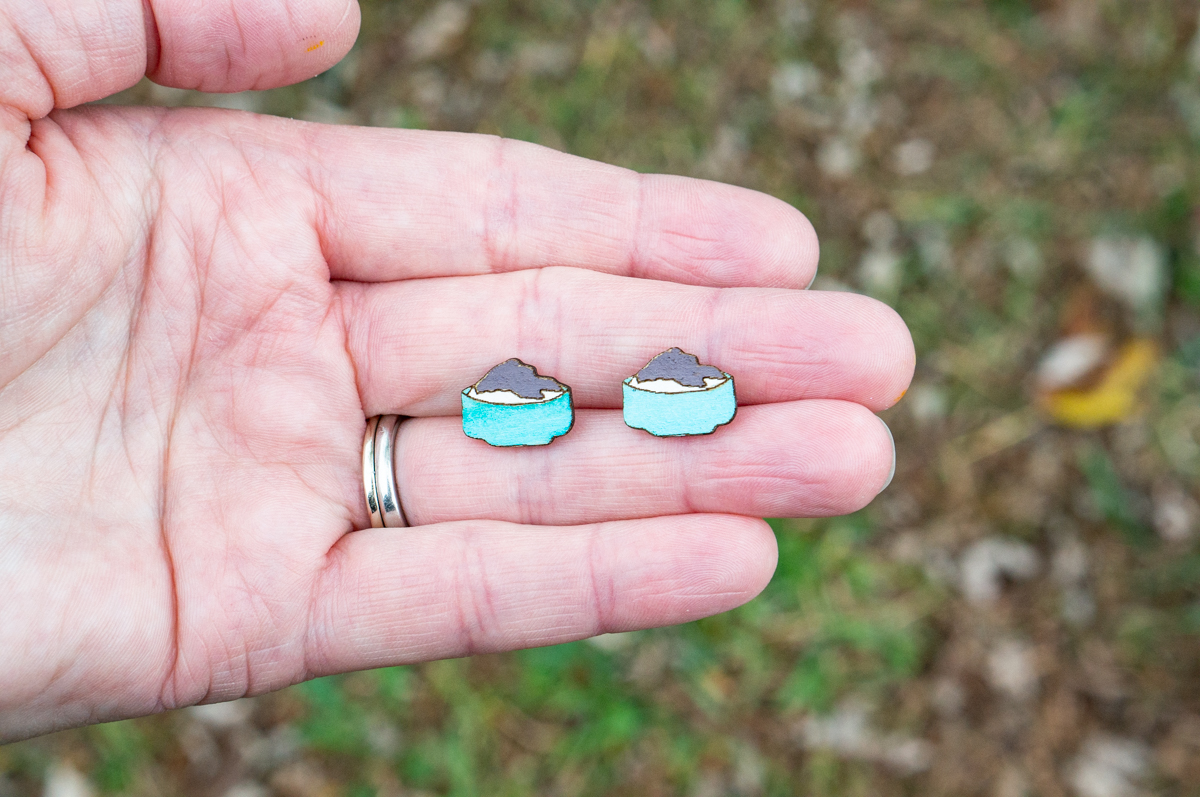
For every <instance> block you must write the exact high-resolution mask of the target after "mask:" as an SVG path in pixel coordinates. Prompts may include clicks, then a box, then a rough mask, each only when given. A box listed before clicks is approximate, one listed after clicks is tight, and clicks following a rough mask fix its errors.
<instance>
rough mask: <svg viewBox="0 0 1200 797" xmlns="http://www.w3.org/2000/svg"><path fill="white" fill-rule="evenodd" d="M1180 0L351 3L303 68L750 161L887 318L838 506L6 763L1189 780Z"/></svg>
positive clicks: (456, 776)
mask: <svg viewBox="0 0 1200 797" xmlns="http://www.w3.org/2000/svg"><path fill="white" fill-rule="evenodd" d="M1198 19H1200V7H1198V6H1197V4H1196V3H1194V2H1182V1H1179V2H1170V1H1169V0H1161V1H1160V0H1125V1H1123V2H1120V1H1118V0H1061V1H1057V2H1056V1H1054V0H988V1H987V2H985V1H984V0H972V1H968V0H961V1H952V0H925V1H921V0H893V1H887V0H875V1H871V0H855V1H851V0H845V1H844V2H834V1H833V0H778V2H771V1H769V0H760V1H758V2H751V1H750V0H713V1H712V2H703V3H700V2H684V0H662V1H661V2H642V3H639V2H611V1H610V0H590V1H589V2H570V3H568V2H553V1H552V0H524V1H523V2H521V1H518V0H511V1H509V2H504V1H503V0H497V1H496V2H491V1H490V0H479V2H467V1H466V0H440V1H439V2H412V3H399V2H385V1H384V0H364V25H363V33H362V36H361V37H360V40H359V43H358V45H357V46H356V48H355V50H354V51H353V53H352V54H351V56H350V57H349V58H347V59H346V60H345V61H344V62H343V63H342V64H341V65H339V66H338V67H336V68H335V69H333V70H332V71H330V72H328V73H326V74H324V75H321V76H319V77H317V78H315V79H313V80H311V81H309V82H307V83H305V84H303V85H300V86H297V87H292V88H288V89H280V90H276V91H271V92H264V93H254V94H251V93H248V94H240V95H230V96H223V97H217V96H204V95H200V94H197V93H194V92H183V91H176V90H169V89H164V88H161V87H157V86H153V85H151V84H149V83H143V84H140V85H138V86H137V87H135V88H133V89H131V90H129V91H127V92H125V93H124V94H123V95H121V96H119V97H117V98H115V101H117V102H123V103H146V104H165V105H220V106H224V107H229V108H235V109H240V110H249V111H257V112H263V113H275V114H281V115H287V116H294V117H299V118H304V119H308V120H311V121H317V122H336V123H349V124H363V125H374V126H391V127H424V128H433V129H447V130H463V131H478V132H485V133H495V134H502V135H506V136H511V137H515V138H520V139H525V140H529V141H535V142H538V143H541V144H544V145H546V146H549V147H553V148H556V149H560V150H564V151H568V152H572V153H575V154H579V155H583V156H587V157H591V158H597V159H601V160H605V161H609V162H613V163H618V164H621V165H624V166H628V167H630V168H633V169H636V170H639V171H662V172H672V173H679V174H688V175H695V176H702V177H708V178H712V179H717V180H722V181H726V182H733V183H737V184H740V185H745V186H749V187H752V188H756V189H759V190H762V191H766V192H769V193H771V194H774V195H775V196H778V197H781V198H782V199H784V200H786V201H788V202H791V203H792V204H794V205H795V206H797V207H799V208H800V209H802V210H803V211H805V212H806V213H808V214H809V216H810V218H811V219H812V221H813V223H814V225H815V226H816V228H817V230H818V232H819V234H820V236H821V241H822V259H821V267H820V276H819V278H818V281H817V282H816V284H815V285H814V289H820V290H853V291H859V292H863V293H868V294H871V295H874V296H876V297H877V298H880V299H882V300H884V301H886V302H888V303H889V304H891V305H892V306H893V307H895V308H896V309H897V310H898V311H899V312H900V313H901V315H902V316H903V317H904V318H905V320H906V321H907V323H908V324H909V326H910V328H911V329H912V332H913V337H914V340H915V342H916V346H917V352H918V366H917V373H916V378H915V381H914V384H913V387H912V389H911V390H910V391H909V393H908V395H907V396H906V398H905V399H904V400H903V401H901V402H900V404H899V405H898V406H897V407H896V408H894V409H892V410H890V411H888V412H887V413H885V416H884V417H885V420H886V421H887V422H888V423H889V424H890V425H891V428H892V429H893V431H894V434H895V438H896V443H897V447H898V451H899V462H898V470H897V473H896V477H895V480H894V482H893V483H892V485H891V486H890V487H889V489H888V490H887V491H886V492H885V493H883V494H882V495H881V496H880V497H879V498H878V499H877V500H876V501H875V502H874V503H873V504H872V505H871V506H870V507H868V508H867V509H866V510H864V511H862V512H860V513H857V514H855V515H853V516H849V517H846V518H837V519H831V520H819V521H818V520H779V521H774V525H775V527H776V530H777V532H778V535H779V541H780V553H781V555H780V566H779V571H778V573H777V574H776V577H775V579H774V580H773V582H772V584H771V586H770V587H769V588H768V590H767V591H766V592H765V593H764V595H763V596H762V597H760V598H759V599H757V600H756V601H754V602H752V603H751V604H749V605H748V606H746V607H744V608H742V609H740V610H737V611H735V612H731V613H729V614H727V615H723V616H720V617H716V618H712V619H709V620H705V621H701V622H699V623H694V624H692V625H688V626H682V627H677V628H671V629H664V630H661V631H653V632H640V633H636V634H623V635H611V636H607V637H602V638H599V639H597V640H593V641H589V642H582V643H576V644H572V645H564V646H559V647H555V648H547V649H543V650H536V651H526V652H522V653H516V654H510V655H496V656H482V657H478V658H474V659H469V660H459V661H449V662H437V663H433V664H429V665H424V666H416V667H409V668H402V669H394V670H381V671H376V672H370V673H361V674H356V675H351V676H345V677H340V678H330V679H323V680H320V681H316V682H312V683H309V684H305V685H301V686H298V687H294V688H292V689H290V690H286V691H284V692H281V693H277V694H274V695H269V696H264V697H260V698H255V699H252V700H243V701H238V702H236V703H232V704H226V705H221V706H209V707H202V708H195V709H187V710H182V711H179V712H174V713H172V714H168V715H164V716H160V717H153V718H148V719H145V720H138V721H132V722H122V723H113V724H110V725H105V726H100V727H95V728H89V729H82V730H78V731H71V732H65V733H60V734H56V735H54V736H50V737H46V738H42V739H36V740H32V741H29V742H25V743H21V744H17V745H10V746H8V747H5V748H0V797H9V795H34V794H45V795H49V797H78V796H82V795H89V794H95V793H114V794H129V795H157V794H187V795H212V796H213V797H217V796H218V795H228V797H256V796H257V795H268V794H274V795H280V797H318V796H319V795H335V794H346V795H355V796H356V797H357V796H358V795H381V796H382V795H434V794H437V795H442V794H453V795H475V794H487V795H523V794H547V795H593V794H595V795H598V794H623V795H625V794H628V795H633V794H636V795H675V794H680V795H691V796H692V797H717V796H718V795H747V796H751V797H753V796H755V795H789V794H805V795H809V794H811V795H839V796H840V795H908V794H913V795H930V796H931V797H932V796H933V795H988V796H989V797H1021V796H1022V795H1030V796H1032V795H1039V796H1040V797H1057V796H1058V795H1064V796H1065V795H1071V796H1072V797H1133V796H1134V795H1149V794H1160V795H1190V794H1200V543H1198V534H1200V503H1198V501H1200V479H1198V477H1200V209H1198V201H1200V157H1198V156H1197V151H1198V147H1200V34H1198V32H1197V23H1198Z"/></svg>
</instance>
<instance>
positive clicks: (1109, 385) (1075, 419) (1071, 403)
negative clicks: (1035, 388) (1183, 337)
mask: <svg viewBox="0 0 1200 797" xmlns="http://www.w3.org/2000/svg"><path fill="white" fill-rule="evenodd" d="M1157 364H1158V346H1157V345H1155V343H1154V341H1151V340H1133V341H1130V342H1129V343H1126V344H1125V345H1124V346H1122V347H1121V350H1120V351H1118V352H1117V356H1116V357H1115V358H1114V359H1113V362H1112V364H1111V365H1110V366H1109V367H1108V369H1107V370H1106V371H1105V372H1104V375H1103V377H1102V378H1101V379H1100V381H1099V382H1098V383H1097V384H1095V385H1094V386H1092V387H1090V388H1086V389H1083V390H1058V391H1055V392H1052V393H1047V394H1045V395H1044V396H1043V397H1042V400H1041V404H1042V408H1043V409H1044V410H1045V411H1046V412H1047V413H1048V414H1049V415H1050V417H1051V418H1053V419H1054V420H1055V421H1056V422H1058V423H1060V424H1062V425H1063V426H1070V427H1073V428H1076V429H1095V428H1098V427H1101V426H1108V425H1110V424H1114V423H1119V422H1120V421H1123V420H1125V419H1126V418H1128V417H1129V416H1130V415H1132V414H1133V412H1134V411H1135V410H1136V409H1137V407H1138V394H1139V393H1140V392H1141V390H1142V387H1143V386H1144V385H1145V384H1146V381H1147V380H1148V379H1149V378H1150V376H1151V375H1152V374H1153V373H1154V368H1155V366H1156V365H1157Z"/></svg>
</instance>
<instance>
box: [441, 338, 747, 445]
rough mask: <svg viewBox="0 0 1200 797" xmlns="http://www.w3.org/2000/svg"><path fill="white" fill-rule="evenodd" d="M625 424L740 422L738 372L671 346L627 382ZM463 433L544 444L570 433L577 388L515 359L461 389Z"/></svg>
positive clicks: (676, 427)
mask: <svg viewBox="0 0 1200 797" xmlns="http://www.w3.org/2000/svg"><path fill="white" fill-rule="evenodd" d="M621 390H622V393H623V398H624V401H623V408H624V415H625V424H626V425H627V426H630V427H632V428H634V429H642V430H644V431H647V432H649V433H650V434H652V435H654V436H655V437H683V436H686V435H704V434H712V433H713V432H714V431H716V429H717V427H718V426H724V425H725V424H727V423H729V422H730V421H732V420H733V416H734V414H736V413H737V398H736V397H735V396H734V392H733V377H732V376H730V375H729V374H727V373H725V372H724V371H722V370H721V369H720V368H716V367H714V366H711V365H701V364H700V361H699V359H697V357H696V356H695V355H692V354H688V353H687V352H685V351H683V350H682V349H679V348H671V349H667V350H666V351H664V352H663V353H662V354H659V355H658V356H656V357H654V358H653V359H652V360H650V362H648V363H646V365H645V366H644V367H643V368H642V369H641V370H640V371H638V372H637V373H636V374H634V375H633V376H631V377H629V378H628V379H626V380H625V381H624V382H623V383H622V385H621ZM462 407H463V416H462V417H463V432H465V433H466V435H467V437H473V438H475V439H477V440H483V441H484V442H486V443H489V444H491V445H493V446H544V445H547V444H548V443H550V442H551V441H553V440H554V439H555V438H556V437H561V436H562V435H564V434H566V433H567V432H569V431H571V427H572V426H574V424H575V410H574V407H573V406H572V404H571V388H569V387H567V386H566V385H564V384H563V383H562V382H559V381H558V380H557V379H554V378H553V377H549V376H542V375H541V374H539V373H538V372H537V369H536V368H534V367H533V366H532V365H527V364H526V363H523V362H521V361H520V360H518V359H516V358H515V357H514V358H513V359H511V360H505V361H504V362H502V363H500V364H499V365H497V366H496V367H494V368H492V369H491V370H490V371H488V372H487V373H486V374H484V376H483V378H482V379H480V380H479V381H478V382H476V383H475V384H473V385H471V386H470V387H468V388H466V389H465V390H463V392H462Z"/></svg>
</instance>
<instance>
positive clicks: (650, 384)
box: [629, 376, 729, 393]
mask: <svg viewBox="0 0 1200 797" xmlns="http://www.w3.org/2000/svg"><path fill="white" fill-rule="evenodd" d="M728 378H729V377H725V376H706V377H704V386H703V387H701V386H699V385H695V386H693V385H681V384H680V383H678V382H676V381H675V380H674V379H647V380H646V381H644V382H641V381H638V378H637V377H636V376H631V377H630V378H629V386H630V387H633V388H637V389H638V390H648V391H650V392H651V393H696V392H699V391H701V390H711V389H713V388H714V387H716V386H717V385H721V384H724V383H725V382H726V381H727V380H728Z"/></svg>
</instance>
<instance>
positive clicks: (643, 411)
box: [621, 374, 737, 437]
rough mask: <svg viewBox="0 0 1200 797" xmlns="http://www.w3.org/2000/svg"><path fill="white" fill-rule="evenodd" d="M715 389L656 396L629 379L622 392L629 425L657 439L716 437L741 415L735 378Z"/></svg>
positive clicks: (656, 394)
mask: <svg viewBox="0 0 1200 797" xmlns="http://www.w3.org/2000/svg"><path fill="white" fill-rule="evenodd" d="M725 376H726V379H725V381H724V382H722V383H721V384H719V385H716V386H715V387H710V388H707V389H705V390H693V391H689V392H687V393H656V392H654V391H651V390H642V389H640V388H636V387H634V386H633V385H631V384H630V382H631V381H632V380H633V377H629V379H626V380H625V381H624V382H623V383H622V385H621V389H622V391H623V393H624V399H625V402H624V403H625V410H624V411H625V424H626V425H627V426H632V427H633V428H634V429H644V430H646V431H647V432H649V433H650V434H652V435H655V436H657V437H682V436H684V435H694V434H712V433H713V432H715V431H716V430H717V427H718V426H724V425H725V424H727V423H729V422H730V421H732V420H733V416H734V415H736V414H737V397H736V396H735V395H734V392H733V377H732V376H729V374H725Z"/></svg>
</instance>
